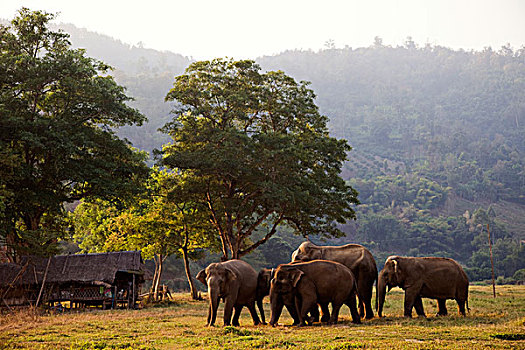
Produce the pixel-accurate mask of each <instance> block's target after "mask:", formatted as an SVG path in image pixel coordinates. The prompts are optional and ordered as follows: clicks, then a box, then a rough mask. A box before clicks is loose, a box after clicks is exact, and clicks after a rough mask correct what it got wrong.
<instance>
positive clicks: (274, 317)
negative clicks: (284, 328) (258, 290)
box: [270, 295, 283, 326]
mask: <svg viewBox="0 0 525 350" xmlns="http://www.w3.org/2000/svg"><path fill="white" fill-rule="evenodd" d="M270 306H271V316H270V325H272V326H275V325H276V324H277V322H278V321H279V317H280V316H281V312H282V311H283V302H282V300H281V298H280V297H278V296H277V295H270Z"/></svg>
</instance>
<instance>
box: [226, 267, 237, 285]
mask: <svg viewBox="0 0 525 350" xmlns="http://www.w3.org/2000/svg"><path fill="white" fill-rule="evenodd" d="M225 270H226V281H227V282H232V281H235V280H236V279H237V275H236V274H235V272H233V270H231V269H229V268H225Z"/></svg>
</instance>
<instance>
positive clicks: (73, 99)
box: [0, 8, 148, 256]
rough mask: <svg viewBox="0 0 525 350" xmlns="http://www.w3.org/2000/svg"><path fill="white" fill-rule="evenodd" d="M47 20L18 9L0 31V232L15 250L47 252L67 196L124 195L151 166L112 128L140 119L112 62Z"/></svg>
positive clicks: (69, 199) (58, 230) (60, 232)
mask: <svg viewBox="0 0 525 350" xmlns="http://www.w3.org/2000/svg"><path fill="white" fill-rule="evenodd" d="M53 18H54V16H53V15H51V14H48V13H44V12H40V11H35V12H32V11H30V10H28V9H26V8H23V9H21V10H20V11H19V14H18V15H17V16H16V17H15V18H14V19H13V20H12V22H11V24H10V25H9V26H1V27H0V71H2V72H3V73H2V75H1V77H0V116H1V118H0V149H1V157H0V158H2V161H1V162H2V163H1V166H0V169H1V170H0V199H1V201H2V205H0V208H1V209H2V214H0V220H2V225H0V226H1V228H0V237H2V238H3V239H4V240H5V241H6V244H7V245H8V247H9V249H10V253H11V254H12V256H15V255H16V254H18V251H19V250H20V252H22V250H24V252H25V251H32V250H33V248H34V252H35V253H37V252H45V253H47V254H49V253H52V252H54V250H55V249H56V243H57V238H58V237H60V235H63V234H64V230H63V229H62V228H60V226H63V225H61V224H60V222H61V220H62V217H63V215H64V209H63V204H64V203H65V202H73V201H75V200H79V199H82V198H95V197H101V198H105V199H107V200H112V201H116V202H118V201H121V200H122V199H123V197H124V196H126V195H129V194H130V193H133V192H134V190H136V189H137V187H138V185H137V184H138V183H139V182H140V179H141V177H144V175H146V174H147V172H148V170H147V168H146V167H145V164H144V159H145V155H144V154H143V153H141V152H138V151H136V150H133V149H132V148H131V147H130V146H129V144H128V143H127V142H124V141H122V140H120V139H119V138H118V137H117V136H116V135H115V133H114V132H113V131H112V130H111V128H116V127H120V126H123V125H131V124H141V123H142V122H143V121H144V120H145V117H144V116H143V115H142V114H141V113H140V112H139V111H137V110H136V109H133V108H130V107H128V106H127V105H126V103H127V102H128V101H129V100H130V97H128V96H127V95H126V94H125V93H124V88H123V87H121V86H119V85H117V84H116V83H115V81H114V80H113V78H112V77H111V76H109V75H108V71H109V69H110V67H109V66H107V65H106V64H104V63H103V62H100V61H97V60H95V59H92V58H89V57H86V56H85V53H84V51H83V50H73V49H71V48H70V43H69V40H68V35H67V34H65V33H63V32H60V31H58V32H53V31H51V30H50V29H49V28H48V25H49V21H50V20H52V19H53ZM29 236H31V238H29ZM38 246H40V248H39V247H38Z"/></svg>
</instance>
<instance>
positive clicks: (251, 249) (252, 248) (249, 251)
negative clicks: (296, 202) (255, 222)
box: [239, 214, 284, 258]
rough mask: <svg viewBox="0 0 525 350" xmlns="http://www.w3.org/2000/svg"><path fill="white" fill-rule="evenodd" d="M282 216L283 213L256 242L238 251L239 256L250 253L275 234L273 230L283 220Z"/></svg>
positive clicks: (275, 229)
mask: <svg viewBox="0 0 525 350" xmlns="http://www.w3.org/2000/svg"><path fill="white" fill-rule="evenodd" d="M283 217H284V214H281V215H280V216H279V218H278V219H277V220H276V221H275V222H274V224H273V226H272V229H271V230H270V231H269V232H268V233H267V234H266V236H264V237H263V238H262V239H260V240H259V241H258V242H256V243H254V244H252V245H251V246H249V247H248V248H246V249H244V250H241V251H239V258H240V257H242V256H244V255H246V254H248V253H251V252H252V251H253V250H255V249H257V247H259V246H260V245H261V244H263V243H265V242H266V241H267V240H269V239H270V237H272V236H273V235H274V234H275V232H276V231H277V226H279V224H280V223H281V222H282V221H283Z"/></svg>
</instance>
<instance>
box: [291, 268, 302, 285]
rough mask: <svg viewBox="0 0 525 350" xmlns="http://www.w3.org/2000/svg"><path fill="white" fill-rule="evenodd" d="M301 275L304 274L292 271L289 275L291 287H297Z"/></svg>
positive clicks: (295, 270) (297, 270) (299, 271)
mask: <svg viewBox="0 0 525 350" xmlns="http://www.w3.org/2000/svg"><path fill="white" fill-rule="evenodd" d="M303 275H304V272H303V271H301V270H299V269H294V271H292V272H291V273H290V279H291V281H292V286H293V287H294V288H295V287H297V283H299V281H300V280H301V277H303Z"/></svg>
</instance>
